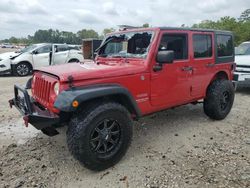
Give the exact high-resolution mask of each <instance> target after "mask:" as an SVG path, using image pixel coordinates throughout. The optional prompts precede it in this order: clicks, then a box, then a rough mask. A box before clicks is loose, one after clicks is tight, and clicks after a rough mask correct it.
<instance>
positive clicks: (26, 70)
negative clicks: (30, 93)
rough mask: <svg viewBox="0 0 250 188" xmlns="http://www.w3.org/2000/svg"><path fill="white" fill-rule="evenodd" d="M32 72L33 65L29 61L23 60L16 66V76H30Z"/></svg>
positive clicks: (14, 71)
mask: <svg viewBox="0 0 250 188" xmlns="http://www.w3.org/2000/svg"><path fill="white" fill-rule="evenodd" d="M31 72H32V67H31V65H30V64H29V63H26V62H21V63H18V64H17V65H15V66H14V70H13V73H14V75H15V76H20V77H23V76H28V75H29V74H30V73H31Z"/></svg>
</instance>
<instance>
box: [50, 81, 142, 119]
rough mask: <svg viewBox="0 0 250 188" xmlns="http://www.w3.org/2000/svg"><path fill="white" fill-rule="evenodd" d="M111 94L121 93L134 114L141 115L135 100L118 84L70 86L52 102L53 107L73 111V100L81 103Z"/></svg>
mask: <svg viewBox="0 0 250 188" xmlns="http://www.w3.org/2000/svg"><path fill="white" fill-rule="evenodd" d="M113 95H122V96H124V97H126V98H127V99H128V101H129V103H130V104H128V105H130V106H132V109H133V110H134V113H135V114H136V116H137V117H141V112H140V110H139V108H138V106H137V103H136V101H135V100H134V98H133V97H132V95H131V94H130V92H129V91H128V90H127V89H126V88H124V87H122V86H120V85H95V86H88V87H83V88H72V89H70V90H66V91H63V92H61V93H60V94H59V95H58V97H57V99H56V101H55V103H54V107H55V108H57V109H59V110H60V111H63V112H73V111H75V110H76V108H74V107H73V106H72V102H73V101H74V100H76V101H78V102H79V103H82V102H85V101H88V100H91V99H96V98H100V97H106V96H113Z"/></svg>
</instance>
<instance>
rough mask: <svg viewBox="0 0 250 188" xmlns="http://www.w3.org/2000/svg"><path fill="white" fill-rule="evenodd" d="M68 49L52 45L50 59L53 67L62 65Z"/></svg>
mask: <svg viewBox="0 0 250 188" xmlns="http://www.w3.org/2000/svg"><path fill="white" fill-rule="evenodd" d="M68 55H69V47H68V45H64V44H63V45H60V44H57V45H54V53H53V57H52V62H53V64H54V65H58V64H64V63H66V60H67V59H68Z"/></svg>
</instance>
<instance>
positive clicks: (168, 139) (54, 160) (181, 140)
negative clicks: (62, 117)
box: [0, 76, 250, 188]
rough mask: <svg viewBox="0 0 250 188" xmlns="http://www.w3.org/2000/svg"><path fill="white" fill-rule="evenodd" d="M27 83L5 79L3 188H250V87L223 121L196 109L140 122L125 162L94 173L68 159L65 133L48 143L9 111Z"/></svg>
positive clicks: (0, 140)
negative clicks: (20, 87)
mask: <svg viewBox="0 0 250 188" xmlns="http://www.w3.org/2000/svg"><path fill="white" fill-rule="evenodd" d="M27 80H28V77H24V78H16V77H11V76H5V77H0V86H1V87H0V93H1V97H0V187H6V188H7V187H41V188H43V187H69V188H70V187H125V188H126V187H154V188H157V187H197V188H200V187H211V188H214V187H250V128H249V124H250V117H249V106H250V98H249V97H250V89H240V90H239V91H238V92H237V94H236V99H235V104H234V107H233V109H232V112H231V113H230V114H229V116H228V117H227V118H226V119H225V120H223V121H213V120H210V119H208V118H207V117H206V116H205V115H204V114H203V109H202V105H201V104H199V105H196V106H193V105H186V106H182V107H178V108H175V109H170V110H166V111H163V112H160V113H157V114H154V115H151V116H148V117H145V118H143V119H141V120H140V121H139V122H135V124H134V136H133V141H132V145H131V147H130V148H129V150H128V152H127V154H126V155H125V157H124V158H123V159H122V161H120V162H119V163H118V164H117V165H116V166H114V167H113V168H110V169H108V170H105V171H103V172H98V173H96V172H92V171H89V170H87V169H86V168H84V167H83V166H81V165H80V164H79V163H78V162H77V161H76V160H74V159H73V157H72V156H71V155H70V153H69V151H68V149H67V145H66V138H65V132H66V128H61V129H60V130H59V131H60V134H59V135H58V136H55V137H51V138H50V137H47V136H45V135H43V134H41V133H40V132H39V131H37V130H35V129H34V128H33V127H31V126H29V127H28V128H25V127H24V126H23V123H22V118H21V116H20V115H19V112H18V111H17V110H16V109H9V107H8V103H7V101H8V99H10V98H11V97H13V85H14V84H15V83H18V84H24V83H25V82H26V81H27Z"/></svg>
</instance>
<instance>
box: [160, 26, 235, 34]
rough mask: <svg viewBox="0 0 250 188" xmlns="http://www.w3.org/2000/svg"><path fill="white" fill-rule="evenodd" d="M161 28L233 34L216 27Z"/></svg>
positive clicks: (162, 28)
mask: <svg viewBox="0 0 250 188" xmlns="http://www.w3.org/2000/svg"><path fill="white" fill-rule="evenodd" d="M159 28H160V30H180V31H199V32H215V33H227V34H232V32H231V31H223V30H215V29H200V28H188V27H159Z"/></svg>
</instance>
